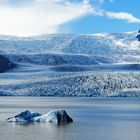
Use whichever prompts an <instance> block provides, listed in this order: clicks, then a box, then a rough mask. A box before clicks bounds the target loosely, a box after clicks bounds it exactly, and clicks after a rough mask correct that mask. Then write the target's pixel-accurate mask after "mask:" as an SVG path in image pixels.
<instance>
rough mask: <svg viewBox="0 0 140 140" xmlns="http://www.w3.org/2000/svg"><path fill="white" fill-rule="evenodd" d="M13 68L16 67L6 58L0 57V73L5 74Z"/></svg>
mask: <svg viewBox="0 0 140 140" xmlns="http://www.w3.org/2000/svg"><path fill="white" fill-rule="evenodd" d="M14 67H16V65H15V64H13V63H11V62H10V61H9V59H8V58H6V57H4V56H2V55H0V73H2V72H5V71H7V70H9V69H12V68H14Z"/></svg>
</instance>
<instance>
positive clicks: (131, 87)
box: [0, 32, 140, 97]
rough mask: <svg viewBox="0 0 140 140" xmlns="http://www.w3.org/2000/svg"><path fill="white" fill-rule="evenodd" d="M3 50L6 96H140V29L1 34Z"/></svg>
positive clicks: (1, 87) (1, 81)
mask: <svg viewBox="0 0 140 140" xmlns="http://www.w3.org/2000/svg"><path fill="white" fill-rule="evenodd" d="M0 55H1V56H2V57H4V58H6V59H7V61H8V62H10V63H14V64H16V65H17V67H16V68H15V69H12V71H8V72H6V73H1V74H0V95H22V96H24V95H27V96H133V97H134V96H137V97H140V92H139V91H140V82H139V81H140V74H139V70H140V64H139V62H140V32H129V33H99V34H91V35H74V34H49V35H41V36H34V37H12V36H3V35H1V36H0ZM0 67H1V68H2V67H3V64H0Z"/></svg>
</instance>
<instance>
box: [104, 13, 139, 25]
mask: <svg viewBox="0 0 140 140" xmlns="http://www.w3.org/2000/svg"><path fill="white" fill-rule="evenodd" d="M105 16H107V17H108V18H112V19H120V20H125V21H127V22H129V23H140V19H138V18H136V17H134V16H133V15H132V14H130V13H126V12H105Z"/></svg>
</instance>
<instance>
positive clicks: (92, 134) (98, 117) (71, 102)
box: [0, 97, 140, 140]
mask: <svg viewBox="0 0 140 140" xmlns="http://www.w3.org/2000/svg"><path fill="white" fill-rule="evenodd" d="M25 109H28V110H30V111H35V112H40V113H47V112H48V111H50V110H53V109H65V110H66V111H67V112H68V114H69V115H70V116H71V117H72V118H73V119H74V122H73V123H71V124H68V125H61V126H58V125H56V124H50V123H9V122H6V119H7V118H8V117H11V116H14V115H16V114H18V113H20V112H22V111H23V110H25ZM0 140H140V99H136V98H83V97H82V98H79V97H76V98H73V97H69V98H68V97H0Z"/></svg>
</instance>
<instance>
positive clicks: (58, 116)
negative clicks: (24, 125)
mask: <svg viewBox="0 0 140 140" xmlns="http://www.w3.org/2000/svg"><path fill="white" fill-rule="evenodd" d="M7 121H8V122H51V123H56V124H63V123H70V122H73V119H72V118H71V117H70V116H69V115H68V114H67V112H66V111H65V110H56V111H50V112H48V113H47V114H40V113H37V112H30V111H28V110H25V111H23V112H21V113H20V114H18V115H16V116H14V117H10V118H8V119H7Z"/></svg>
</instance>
